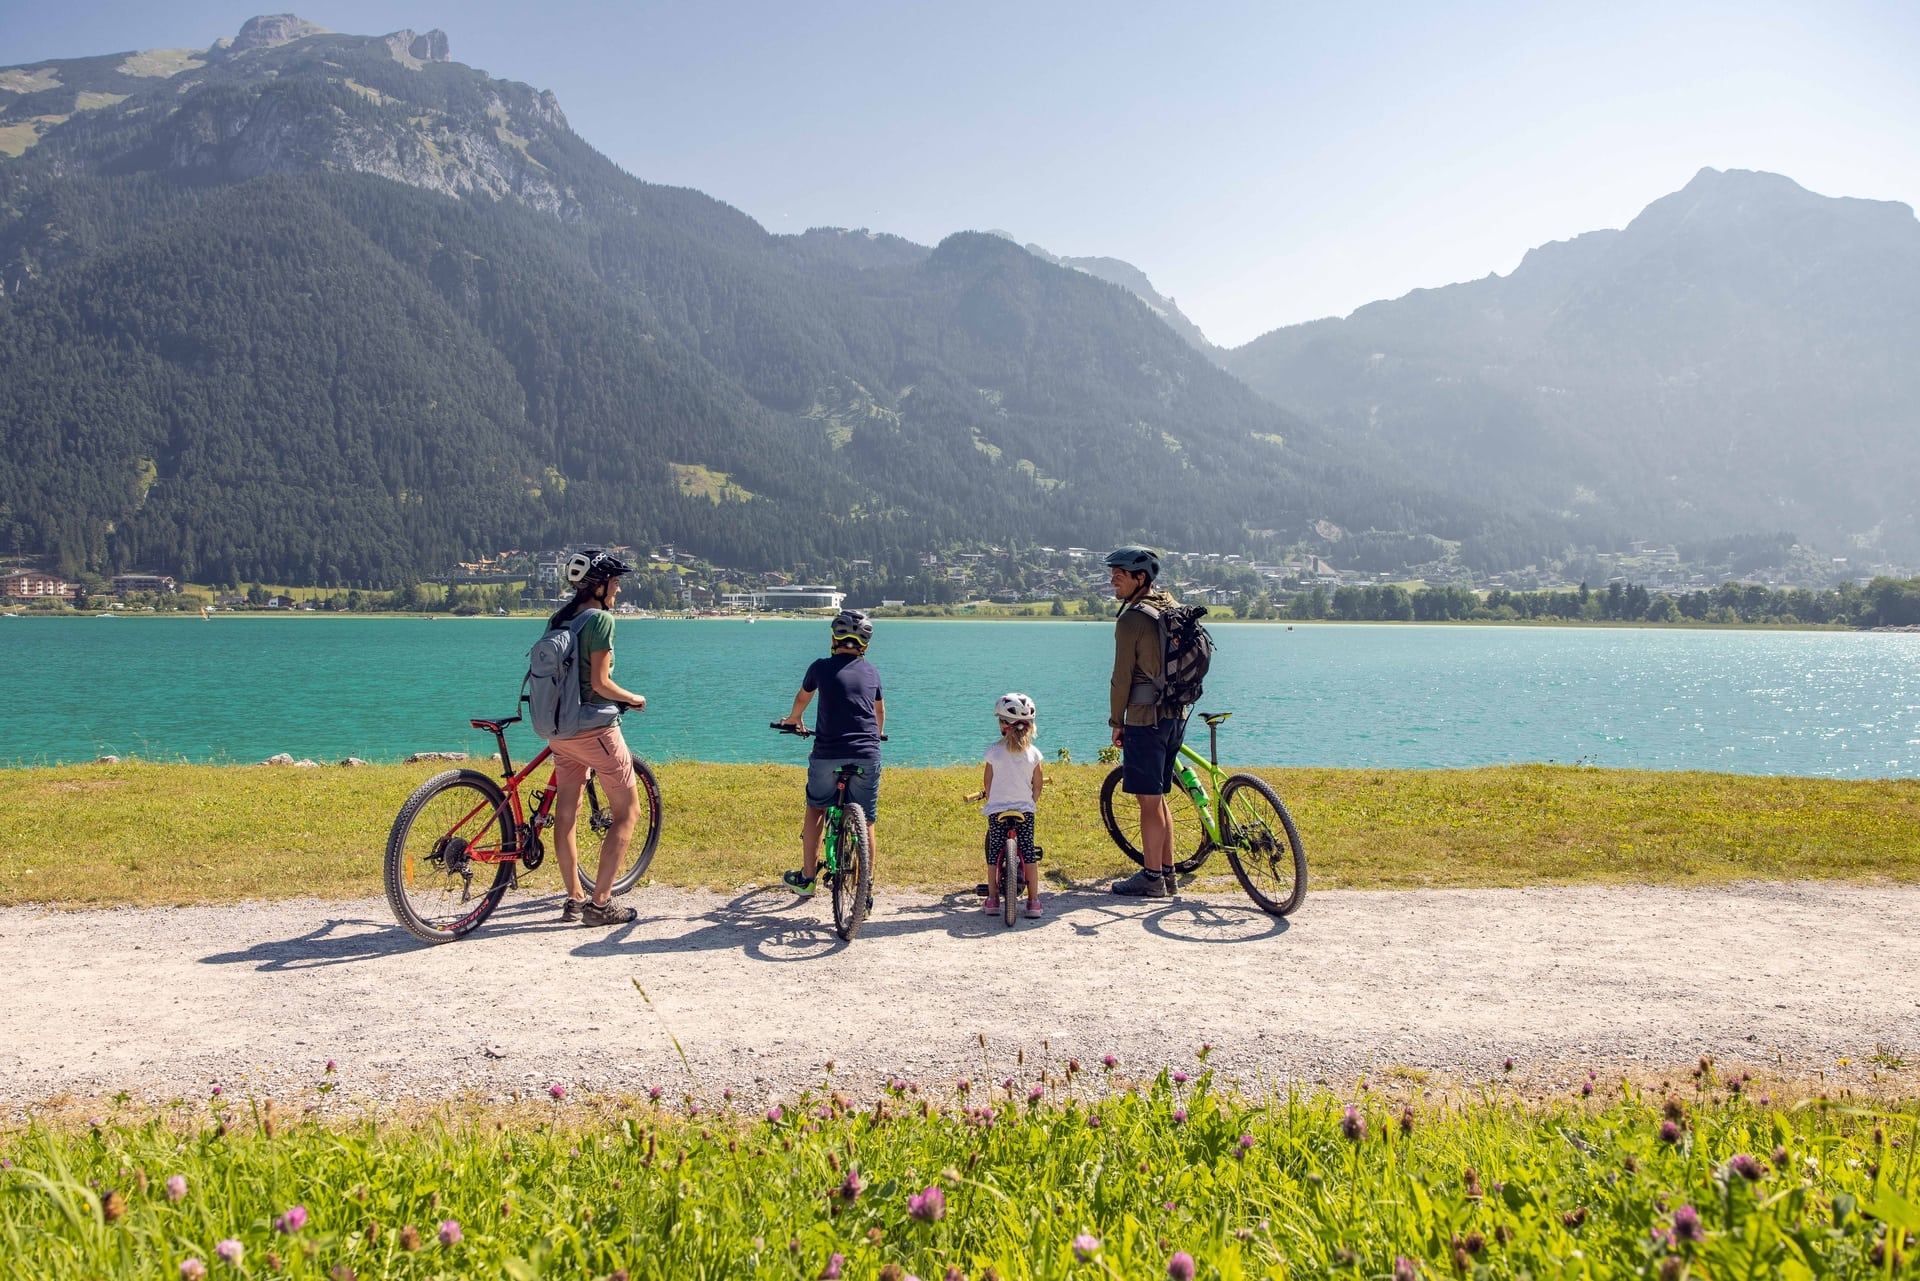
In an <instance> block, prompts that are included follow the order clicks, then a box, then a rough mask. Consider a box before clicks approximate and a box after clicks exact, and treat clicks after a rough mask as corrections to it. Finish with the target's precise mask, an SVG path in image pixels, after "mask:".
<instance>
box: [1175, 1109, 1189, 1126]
mask: <svg viewBox="0 0 1920 1281" xmlns="http://www.w3.org/2000/svg"><path fill="white" fill-rule="evenodd" d="M1173 1123H1174V1124H1175V1125H1185V1124H1186V1123H1187V1110H1186V1109H1185V1108H1175V1109H1174V1110H1173Z"/></svg>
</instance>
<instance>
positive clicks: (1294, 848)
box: [1220, 774, 1307, 916]
mask: <svg viewBox="0 0 1920 1281" xmlns="http://www.w3.org/2000/svg"><path fill="white" fill-rule="evenodd" d="M1263 811H1264V812H1263ZM1220 828H1221V831H1220V835H1221V838H1222V846H1223V848H1224V849H1225V850H1226V851H1227V862H1228V863H1230V864H1232V866H1233V874H1234V876H1236V877H1238V878H1239V881H1240V888H1241V889H1243V890H1245V891H1246V892H1247V896H1248V897H1249V898H1251V899H1252V900H1253V901H1254V902H1255V903H1258V904H1259V905H1260V908H1261V910H1262V911H1266V912H1271V913H1272V914H1273V915H1275V916H1290V915H1292V914H1293V913H1294V912H1295V911H1297V910H1298V909H1299V907H1300V904H1301V903H1303V902H1305V901H1306V897H1307V850H1306V846H1305V845H1303V844H1302V843H1301V841H1300V829H1299V828H1297V827H1295V826H1294V825H1293V815H1291V814H1289V813H1287V807H1286V806H1285V805H1284V804H1282V803H1281V801H1280V796H1279V794H1278V793H1276V792H1275V791H1274V790H1273V788H1271V787H1269V786H1268V785H1267V781H1266V780H1265V779H1263V778H1258V777H1256V776H1255V775H1252V774H1235V775H1233V776H1232V777H1230V778H1228V779H1227V782H1226V786H1224V787H1222V788H1221V789H1220ZM1276 829H1277V830H1276Z"/></svg>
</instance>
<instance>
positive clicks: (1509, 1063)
mask: <svg viewBox="0 0 1920 1281" xmlns="http://www.w3.org/2000/svg"><path fill="white" fill-rule="evenodd" d="M1500 1070H1501V1071H1502V1072H1511V1071H1513V1059H1512V1058H1511V1057H1509V1058H1508V1059H1507V1060H1506V1061H1505V1062H1504V1063H1502V1064H1501V1065H1500ZM1393 1270H1394V1272H1395V1273H1396V1274H1397V1273H1398V1272H1399V1271H1400V1265H1399V1264H1398V1263H1396V1264H1394V1265H1393Z"/></svg>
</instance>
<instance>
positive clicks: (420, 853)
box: [382, 769, 514, 943]
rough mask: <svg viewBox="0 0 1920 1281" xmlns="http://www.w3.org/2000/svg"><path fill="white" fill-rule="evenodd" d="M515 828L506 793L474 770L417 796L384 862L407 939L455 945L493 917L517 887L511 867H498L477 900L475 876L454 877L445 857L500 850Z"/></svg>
mask: <svg viewBox="0 0 1920 1281" xmlns="http://www.w3.org/2000/svg"><path fill="white" fill-rule="evenodd" d="M436 802H445V803H442V804H436ZM512 821H513V812H512V809H511V808H510V807H509V806H508V804H507V795H506V793H505V792H503V791H501V790H500V785H499V784H498V783H496V782H494V781H493V780H492V779H491V778H488V777H487V776H486V775H485V774H482V773H479V772H478V771H476V770H466V769H456V770H447V771H446V772H444V773H441V774H435V775H434V776H433V777H432V778H430V779H428V780H427V781H426V782H424V783H422V784H420V786H419V787H416V788H415V789H414V790H413V795H411V796H409V797H407V799H406V802H405V803H404V804H403V805H401V806H400V812H399V813H398V814H396V815H395V816H394V819H393V827H392V828H391V829H390V830H389V831H388V833H387V849H386V854H385V857H384V858H383V860H382V879H383V880H384V881H385V883H386V888H387V905H388V906H389V907H391V908H392V909H393V914H394V917H395V918H396V919H397V920H398V921H399V922H400V924H401V925H402V926H403V927H404V928H405V929H406V931H407V933H409V934H411V935H413V936H414V937H415V938H417V939H419V940H421V941H422V942H426V943H450V942H452V941H453V940H454V939H457V938H461V937H464V936H465V935H467V934H471V933H472V932H473V931H474V930H476V929H478V928H479V927H480V925H481V923H482V922H483V921H485V920H486V919H487V918H488V917H489V916H491V915H493V909H494V908H496V907H498V906H500V900H501V898H502V897H504V896H505V894H506V892H507V890H508V888H509V887H510V886H512V884H513V879H514V862H513V860H511V859H503V860H502V861H500V862H497V863H495V864H493V868H494V876H493V883H492V884H491V885H489V886H487V887H486V889H485V890H483V891H482V892H481V893H480V895H479V897H478V899H475V898H474V896H473V885H472V882H473V877H472V875H471V874H462V873H461V872H449V871H448V870H447V867H448V864H447V861H446V860H447V854H448V852H449V851H450V850H452V851H456V852H457V853H462V854H463V853H465V851H467V850H469V849H471V848H473V847H475V846H476V845H478V846H480V847H481V848H483V849H489V850H494V851H497V850H498V849H499V848H500V842H501V836H502V834H503V833H504V832H505V831H506V829H507V827H508V826H509V825H510V824H511V823H512ZM455 842H458V843H459V844H457V845H456V844H454V843H455ZM466 866H467V867H468V868H471V867H475V866H477V867H480V868H485V867H486V866H487V864H485V863H481V864H477V865H476V864H472V863H468V864H466ZM462 872H464V869H462ZM456 881H457V882H458V886H457V888H458V890H459V895H460V897H459V898H458V899H455V898H454V897H453V895H454V891H455V889H456V885H455V882H456ZM456 908H457V909H459V910H458V911H455V910H454V909H456ZM441 909H444V910H441Z"/></svg>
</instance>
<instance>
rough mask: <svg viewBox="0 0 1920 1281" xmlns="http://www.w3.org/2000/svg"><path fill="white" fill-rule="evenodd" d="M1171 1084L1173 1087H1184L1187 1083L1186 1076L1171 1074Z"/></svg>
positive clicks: (1184, 1074) (1183, 1073) (1177, 1073)
mask: <svg viewBox="0 0 1920 1281" xmlns="http://www.w3.org/2000/svg"><path fill="white" fill-rule="evenodd" d="M1173 1083H1174V1084H1175V1085H1185V1084H1186V1083H1187V1074H1186V1073H1185V1072H1175V1073H1174V1074H1173Z"/></svg>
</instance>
